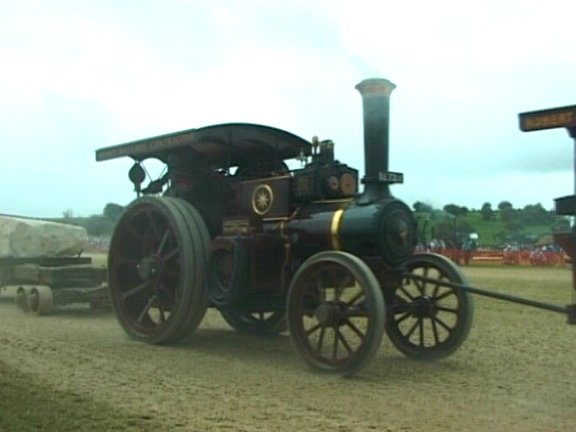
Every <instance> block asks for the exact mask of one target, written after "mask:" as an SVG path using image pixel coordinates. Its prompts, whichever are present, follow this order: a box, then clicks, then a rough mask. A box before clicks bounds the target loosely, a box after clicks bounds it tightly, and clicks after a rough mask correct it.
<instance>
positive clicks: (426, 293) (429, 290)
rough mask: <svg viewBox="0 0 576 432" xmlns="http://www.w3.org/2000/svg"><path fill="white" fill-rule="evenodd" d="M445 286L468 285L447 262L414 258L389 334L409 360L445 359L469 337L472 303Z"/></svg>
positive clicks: (400, 290)
mask: <svg viewBox="0 0 576 432" xmlns="http://www.w3.org/2000/svg"><path fill="white" fill-rule="evenodd" d="M419 277H421V278H422V279H420V278H419ZM423 279H427V280H423ZM430 280H434V282H431V281H430ZM444 282H448V283H465V278H464V277H463V276H462V275H461V273H460V272H459V271H458V269H457V268H456V267H455V266H454V264H452V263H451V262H449V261H448V260H445V259H444V258H440V257H437V256H435V255H431V256H423V257H415V258H414V260H413V262H412V263H409V264H408V272H407V273H406V274H405V276H404V277H403V278H402V281H401V283H400V284H399V285H398V286H397V287H396V289H395V291H394V295H393V300H392V301H391V303H392V306H391V309H392V311H393V313H392V314H390V317H389V319H390V321H389V323H388V325H387V332H388V335H389V336H390V338H391V339H392V342H393V343H394V344H395V345H396V347H397V348H398V349H399V350H400V351H401V352H403V353H404V354H406V355H407V356H409V357H412V358H416V359H422V360H435V359H439V358H443V357H446V356H448V355H450V354H452V353H453V352H454V351H455V350H456V349H457V348H458V347H459V346H460V345H461V344H462V342H463V341H464V339H465V338H466V337H467V335H468V332H469V329H470V326H471V321H472V299H471V297H470V296H469V295H468V294H467V293H465V292H463V291H458V290H456V289H454V288H451V287H448V286H446V285H444V284H443V283H444Z"/></svg>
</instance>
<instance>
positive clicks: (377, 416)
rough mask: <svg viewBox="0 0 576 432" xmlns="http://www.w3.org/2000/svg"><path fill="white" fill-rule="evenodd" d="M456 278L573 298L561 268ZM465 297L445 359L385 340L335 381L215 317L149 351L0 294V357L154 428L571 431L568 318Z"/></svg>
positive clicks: (113, 329)
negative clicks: (471, 307) (466, 309)
mask: <svg viewBox="0 0 576 432" xmlns="http://www.w3.org/2000/svg"><path fill="white" fill-rule="evenodd" d="M466 272H467V273H469V276H470V278H471V281H472V282H473V283H474V284H477V285H480V286H489V287H495V289H497V290H500V291H508V292H511V291H512V292H515V291H517V292H522V293H526V295H527V296H529V297H533V296H534V295H537V296H538V297H541V298H542V299H549V300H552V301H558V302H560V304H566V303H569V302H570V299H571V298H570V293H569V286H570V275H569V272H568V270H566V269H560V270H549V269H545V270H540V269H533V268H528V269H515V270H502V269H499V271H494V270H492V269H468V270H466ZM510 281H513V282H510ZM475 304H476V313H475V321H474V324H473V328H472V331H471V334H470V336H469V338H468V340H467V341H466V342H465V343H464V345H463V346H462V347H461V348H460V350H458V351H457V352H456V353H455V354H454V355H453V356H451V357H450V358H448V359H445V360H442V361H440V362H437V363H418V362H415V361H411V360H408V359H407V358H405V357H403V356H402V355H401V354H400V353H398V352H397V351H396V350H395V349H394V348H393V347H392V346H391V344H390V343H389V342H388V340H387V339H386V338H385V339H384V341H383V343H382V347H381V349H380V351H379V353H378V354H377V356H376V358H375V361H374V362H373V363H372V364H371V365H370V366H369V367H368V368H367V369H365V370H364V371H362V372H361V373H360V374H359V375H357V376H356V377H354V378H352V379H343V378H337V377H332V376H327V375H324V374H320V373H316V372H314V371H311V370H310V369H308V368H307V367H306V366H305V364H304V363H303V361H302V360H301V359H300V358H299V357H298V354H297V353H296V352H295V351H294V350H293V349H292V346H291V344H290V341H289V338H288V336H287V335H285V334H284V335H281V336H279V337H276V338H264V339H263V338H258V337H252V336H246V335H240V334H237V333H236V332H234V331H233V330H231V329H230V328H229V327H228V326H227V325H226V324H225V322H224V321H223V320H222V319H221V318H220V317H219V315H218V313H217V312H215V311H209V313H208V315H207V317H206V318H205V320H204V321H203V323H202V325H201V327H200V328H199V329H198V330H197V331H196V332H195V333H194V334H193V335H192V336H191V337H190V338H189V339H187V340H185V341H184V342H183V343H181V344H179V345H178V346H173V347H156V346H149V345H144V344H141V343H137V342H133V341H131V340H130V339H129V338H128V337H127V336H126V335H125V334H124V332H123V331H122V329H121V328H120V326H119V325H118V324H117V321H116V318H115V317H114V315H113V314H112V313H95V312H92V311H90V310H89V309H84V308H82V307H78V308H70V309H66V310H60V311H59V312H57V313H55V314H53V315H51V316H47V317H35V316H31V315H26V314H24V313H22V312H20V311H19V310H18V309H17V308H16V307H15V306H14V305H13V304H12V303H10V302H6V301H1V302H0V364H5V365H6V366H8V367H9V368H11V369H12V370H16V371H18V373H21V374H24V375H26V376H28V377H31V378H32V380H33V381H34V382H36V383H38V384H39V385H40V384H41V385H43V386H47V387H49V388H52V389H54V391H55V392H69V393H74V394H77V395H80V396H81V397H82V398H85V399H87V400H91V401H93V402H94V403H95V404H98V405H100V406H105V407H110V409H114V410H121V411H124V412H126V413H130V415H134V414H136V415H138V416H139V417H140V418H142V419H149V420H150V421H158V423H159V424H161V425H162V426H161V428H160V429H158V428H155V429H154V430H166V431H212V430H220V431H276V432H282V431H371V430H373V431H424V430H426V431H522V432H526V431H546V432H550V431H570V432H573V431H574V430H576V355H575V346H576V326H567V325H566V324H565V318H564V317H563V316H561V315H559V314H555V313H550V312H545V311H540V310H536V309H531V308H526V307H522V306H516V305H510V304H507V303H502V302H498V301H494V300H487V299H483V298H476V303H475ZM0 404H2V405H4V406H5V407H6V405H9V404H10V401H8V400H1V401H0Z"/></svg>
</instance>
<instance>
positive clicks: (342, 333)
mask: <svg viewBox="0 0 576 432" xmlns="http://www.w3.org/2000/svg"><path fill="white" fill-rule="evenodd" d="M287 313H288V328H289V330H290V339H291V340H292V343H293V344H294V346H295V347H296V349H297V350H298V351H299V353H300V354H301V355H302V357H303V358H304V360H305V361H306V362H307V363H308V364H309V365H310V366H312V367H313V368H316V369H319V370H321V371H325V372H329V373H334V374H341V375H345V376H350V375H352V374H354V373H356V372H358V371H359V370H360V369H362V368H363V367H365V366H366V365H367V364H368V363H369V362H370V360H371V359H372V358H373V357H374V355H375V354H376V352H377V351H378V348H379V347H380V342H381V340H382V334H383V332H384V323H385V307H384V299H383V296H382V292H381V289H380V286H379V284H378V281H377V280H376V277H375V276H374V274H373V273H372V271H371V270H370V268H369V267H368V266H367V265H366V264H365V263H364V262H363V261H362V260H360V259H359V258H357V257H355V256H354V255H350V254H348V253H345V252H336V251H326V252H320V253H318V254H316V255H313V256H312V257H310V258H309V259H308V260H306V261H305V262H304V264H302V266H301V267H300V268H299V269H298V271H297V272H296V274H295V275H294V277H293V279H292V282H291V284H290V289H289V292H288V304H287Z"/></svg>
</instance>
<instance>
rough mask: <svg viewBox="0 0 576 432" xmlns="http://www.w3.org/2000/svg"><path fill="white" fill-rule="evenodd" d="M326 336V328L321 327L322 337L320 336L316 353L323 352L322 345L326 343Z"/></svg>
mask: <svg viewBox="0 0 576 432" xmlns="http://www.w3.org/2000/svg"><path fill="white" fill-rule="evenodd" d="M325 334H326V327H324V326H322V327H320V335H319V336H318V344H317V345H316V351H318V352H321V351H322V344H323V343H324V335H325Z"/></svg>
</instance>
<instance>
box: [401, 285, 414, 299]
mask: <svg viewBox="0 0 576 432" xmlns="http://www.w3.org/2000/svg"><path fill="white" fill-rule="evenodd" d="M400 291H401V292H402V294H404V295H405V296H406V297H408V300H410V301H413V300H414V298H415V297H414V296H413V295H412V294H410V293H409V292H408V290H407V289H406V287H405V286H402V285H400Z"/></svg>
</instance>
